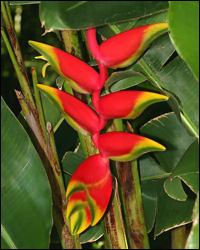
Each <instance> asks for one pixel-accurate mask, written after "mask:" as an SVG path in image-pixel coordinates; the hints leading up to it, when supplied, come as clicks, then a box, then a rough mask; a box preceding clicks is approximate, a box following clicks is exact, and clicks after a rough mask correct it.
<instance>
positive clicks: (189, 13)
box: [168, 1, 199, 79]
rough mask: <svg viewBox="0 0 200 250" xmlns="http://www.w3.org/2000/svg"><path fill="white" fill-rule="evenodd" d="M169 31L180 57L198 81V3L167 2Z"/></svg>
mask: <svg viewBox="0 0 200 250" xmlns="http://www.w3.org/2000/svg"><path fill="white" fill-rule="evenodd" d="M169 3H170V4H169V15H168V19H169V30H170V38H171V40H172V43H173V45H174V47H175V49H176V51H177V52H178V54H179V55H180V57H181V58H182V59H183V60H184V61H185V62H186V63H187V64H188V65H189V66H190V68H191V69H192V72H193V73H194V75H195V77H196V78H197V79H199V1H169Z"/></svg>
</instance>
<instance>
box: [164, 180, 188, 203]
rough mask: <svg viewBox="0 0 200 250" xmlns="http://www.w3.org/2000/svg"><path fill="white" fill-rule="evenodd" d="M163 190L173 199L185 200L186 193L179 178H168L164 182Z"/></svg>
mask: <svg viewBox="0 0 200 250" xmlns="http://www.w3.org/2000/svg"><path fill="white" fill-rule="evenodd" d="M164 188H165V192H166V193H167V194H168V195H169V196H170V197H171V198H173V199H175V200H178V201H185V200H186V198H187V195H186V193H185V192H184V189H183V187H182V184H181V180H180V179H179V178H173V179H171V178H168V179H167V180H166V181H165V183H164Z"/></svg>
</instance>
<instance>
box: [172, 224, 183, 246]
mask: <svg viewBox="0 0 200 250" xmlns="http://www.w3.org/2000/svg"><path fill="white" fill-rule="evenodd" d="M185 242H186V228H185V225H184V226H180V227H177V228H173V229H172V249H184V248H185Z"/></svg>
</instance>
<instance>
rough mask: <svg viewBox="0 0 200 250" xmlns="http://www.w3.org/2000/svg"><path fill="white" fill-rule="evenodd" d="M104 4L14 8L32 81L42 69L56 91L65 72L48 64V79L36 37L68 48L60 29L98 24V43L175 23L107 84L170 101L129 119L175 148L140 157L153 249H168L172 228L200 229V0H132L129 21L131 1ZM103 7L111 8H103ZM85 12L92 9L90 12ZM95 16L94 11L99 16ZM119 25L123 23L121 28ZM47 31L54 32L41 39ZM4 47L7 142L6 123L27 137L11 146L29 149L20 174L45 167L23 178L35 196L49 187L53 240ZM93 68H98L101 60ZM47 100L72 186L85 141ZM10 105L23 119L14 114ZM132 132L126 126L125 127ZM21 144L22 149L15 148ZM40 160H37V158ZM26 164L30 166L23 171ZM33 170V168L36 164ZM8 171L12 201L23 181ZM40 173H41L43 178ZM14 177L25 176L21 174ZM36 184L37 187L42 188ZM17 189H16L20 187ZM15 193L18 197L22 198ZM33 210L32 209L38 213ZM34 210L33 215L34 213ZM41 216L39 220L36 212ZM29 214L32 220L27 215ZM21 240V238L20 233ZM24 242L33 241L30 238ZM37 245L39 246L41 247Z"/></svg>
mask: <svg viewBox="0 0 200 250" xmlns="http://www.w3.org/2000/svg"><path fill="white" fill-rule="evenodd" d="M99 2H100V3H99V4H98V2H97V1H92V4H91V5H89V2H86V3H84V1H83V2H79V1H69V5H68V8H67V11H66V8H64V7H63V4H66V2H65V1H64V2H61V1H52V2H50V1H42V2H41V3H40V5H39V4H34V5H16V6H11V11H12V16H13V20H14V24H15V30H16V32H17V36H18V39H19V43H20V47H21V50H22V54H23V57H24V61H25V66H26V68H27V72H28V75H29V79H31V67H32V66H34V67H35V68H36V69H37V72H38V82H39V83H42V84H47V85H50V86H54V87H56V79H57V74H56V73H55V72H54V71H53V69H51V68H50V67H48V69H47V74H46V78H42V76H41V69H42V66H43V64H44V62H42V61H39V60H37V61H36V60H34V59H33V57H34V56H36V53H35V52H34V51H33V49H32V48H31V47H30V46H28V43H27V42H28V40H35V41H41V42H43V43H47V44H51V45H53V46H55V47H58V48H62V43H61V42H60V35H59V32H58V31H57V30H58V29H66V28H69V29H76V28H79V29H84V28H86V27H89V26H98V29H97V31H98V39H99V40H101V39H107V38H109V37H111V36H113V35H115V34H117V33H120V32H122V31H124V30H127V29H130V28H133V27H138V26H141V25H146V24H149V23H156V22H166V21H168V22H169V29H170V34H164V35H162V36H161V37H159V38H158V39H156V41H155V42H153V44H152V46H151V47H150V49H149V50H148V51H147V52H146V53H145V54H144V56H143V57H142V58H141V59H140V60H139V61H138V62H137V63H136V64H134V65H132V66H130V67H128V68H127V69H125V70H126V71H122V70H119V71H117V73H113V72H112V71H110V75H111V76H110V78H109V79H108V81H107V83H106V88H107V91H111V92H114V91H118V90H123V89H127V88H128V89H131V90H152V91H155V92H161V93H165V94H167V95H169V96H170V101H169V102H168V103H162V104H159V105H157V104H155V105H152V106H151V107H149V108H148V109H147V110H146V111H145V112H144V113H143V114H142V115H141V116H140V117H138V118H137V119H136V120H134V121H129V122H130V123H131V125H132V127H133V129H134V131H135V132H137V133H140V134H142V135H144V136H147V137H149V138H151V139H154V140H156V141H158V142H160V143H161V144H163V145H165V146H166V148H167V151H166V152H162V153H155V154H148V155H145V156H143V157H141V158H140V159H139V169H140V177H141V185H142V194H143V203H144V211H145V219H146V223H147V230H148V232H149V240H150V247H151V248H164V247H165V242H167V243H166V244H169V242H170V239H171V234H170V231H169V230H170V229H171V228H173V227H176V226H178V225H182V224H184V223H186V224H188V223H189V224H188V225H187V229H188V232H189V230H190V228H191V225H192V224H191V223H190V222H192V219H194V215H193V207H194V203H195V199H196V194H197V193H198V140H197V138H198V127H199V115H198V109H199V85H198V68H199V66H198V61H199V58H198V55H199V53H198V51H197V47H198V46H197V44H198V43H199V41H198V37H199V36H198V34H197V33H198V31H197V30H198V23H199V22H198V13H197V7H198V3H197V2H196V1H190V2H187V1H186V4H184V2H182V1H180V3H179V4H178V3H176V1H174V2H170V3H168V2H166V1H157V3H156V4H152V2H151V1H148V2H146V3H145V4H144V3H142V2H141V1H131V9H132V10H133V11H132V12H131V13H130V16H127V15H124V14H123V13H124V12H125V13H126V12H129V11H128V10H130V6H129V4H130V1H114V2H115V3H117V4H113V2H111V1H107V2H108V4H110V6H109V7H111V8H106V11H104V10H105V3H104V2H103V1H99ZM38 3H39V2H38ZM88 5H89V7H88ZM101 8H102V10H103V11H101ZM91 9H92V10H93V11H91ZM85 11H88V14H87V13H86V12H85ZM95 11H96V12H95ZM109 11H110V12H109ZM117 11H121V13H118V15H114V14H113V13H115V12H117ZM91 13H93V16H92V17H91V15H90V14H91ZM102 13H103V14H102ZM186 13H187V14H186ZM104 15H105V16H104ZM185 15H191V16H192V18H191V19H190V18H187V19H186V18H184V17H185ZM30 17H31V18H30ZM58 17H59V18H58ZM77 17H78V18H77ZM108 17H109V18H108ZM133 17H134V18H133ZM129 19H132V20H129ZM91 20H92V21H91ZM188 20H190V22H188ZM40 21H41V22H43V21H45V28H46V29H47V30H50V29H55V32H45V30H44V28H41V22H40ZM60 21H62V22H60ZM118 21H120V23H115V22H118ZM102 25H104V26H102ZM183 27H184V30H183ZM44 32H45V33H46V34H45V35H44V36H41V35H42V34H43V33H44ZM188 34H190V36H188ZM180 37H182V39H180ZM79 38H80V41H81V42H82V43H83V37H82V36H81V33H80V32H79ZM1 43H3V41H1ZM188 44H189V46H188ZM1 48H2V50H1V60H2V74H1V80H2V83H3V84H2V87H1V89H2V96H3V99H4V100H5V103H6V104H5V103H4V102H3V101H2V114H3V115H2V135H3V136H2V145H6V142H4V140H3V139H4V138H5V137H6V140H8V139H7V135H6V133H8V131H9V127H8V126H7V123H6V122H5V119H6V121H8V123H9V124H10V125H11V126H13V127H12V129H13V128H15V136H16V135H17V136H21V137H20V138H21V139H20V140H19V137H17V138H16V139H15V137H14V136H12V137H11V138H10V139H9V141H7V143H8V145H9V146H10V148H12V150H14V153H16V154H17V155H20V152H21V151H23V152H25V150H27V154H25V153H24V154H23V156H22V158H24V161H25V163H24V165H23V164H19V165H18V164H17V163H18V161H19V162H22V161H23V159H21V158H19V157H18V161H16V162H15V163H16V164H17V165H18V167H19V170H18V171H19V173H21V171H25V170H26V168H24V167H23V166H29V165H27V164H29V162H30V163H31V164H33V165H37V168H34V173H29V172H28V173H27V174H26V173H25V172H23V175H22V174H19V177H23V178H25V179H26V175H27V176H29V177H30V176H31V180H32V181H31V183H33V184H30V185H28V188H30V189H31V190H33V191H29V189H28V188H27V189H26V191H24V192H27V194H30V193H33V194H34V195H37V192H38V190H41V189H42V190H43V191H44V194H42V193H40V192H39V197H40V199H41V201H40V199H39V198H38V199H37V202H38V204H39V205H37V206H39V207H41V203H42V207H45V208H46V210H45V211H48V212H47V213H46V214H45V215H43V214H42V212H41V213H40V216H41V217H42V218H43V219H44V221H45V222H46V223H47V225H46V229H45V230H47V231H45V230H44V232H43V233H40V235H43V234H44V235H45V234H47V235H48V232H49V233H50V230H51V225H52V221H51V218H49V216H50V213H51V209H50V203H51V198H50V192H49V191H50V190H49V188H48V181H47V179H46V177H45V173H44V171H43V168H42V166H40V165H41V162H40V161H39V158H38V156H37V154H36V153H35V151H34V148H33V145H32V144H31V141H30V139H29V137H28V136H27V134H26V132H25V131H24V129H23V128H22V126H21V124H20V123H19V121H21V123H23V124H24V118H23V116H22V114H21V113H20V111H21V108H20V106H19V102H18V100H17V98H16V95H15V93H14V91H13V90H14V89H17V90H20V86H19V84H18V80H17V77H16V74H15V72H14V70H13V66H12V64H11V62H10V60H9V59H8V58H9V57H8V54H7V50H6V48H5V46H4V45H3V44H2V46H1ZM88 62H89V61H88ZM89 63H91V64H93V65H95V62H94V61H92V62H89ZM135 71H136V72H135ZM104 94H105V93H104ZM42 103H43V106H44V113H45V118H46V121H51V123H52V125H53V127H54V130H55V142H56V147H57V151H58V156H59V160H60V162H61V164H62V168H63V171H64V172H65V175H64V177H65V185H67V183H68V181H69V178H70V175H71V174H73V172H74V171H75V169H76V167H78V165H79V164H80V163H81V162H82V161H83V159H84V157H83V153H82V151H81V148H79V150H78V151H77V152H73V151H74V150H75V149H76V148H77V146H78V144H79V139H78V137H77V133H76V132H74V130H73V129H72V128H71V127H69V126H68V124H67V123H66V122H65V121H62V119H61V115H60V113H59V112H58V111H57V110H56V109H55V108H54V106H53V105H52V104H51V103H50V102H49V101H48V100H47V99H46V98H45V96H42ZM8 107H9V108H10V110H11V111H12V113H13V114H14V115H15V116H13V114H12V113H11V111H10V110H9V109H8ZM4 114H5V115H6V118H5V115H4ZM16 118H17V119H19V121H18V120H17V119H16ZM15 123H16V125H15ZM124 127H126V123H125V122H124ZM25 128H26V126H25ZM18 130H19V131H18ZM63 135H64V136H63ZM63 138H64V139H63ZM15 141H21V142H22V145H20V144H19V142H17V143H15ZM16 145H17V147H16V148H15V146H16ZM24 145H26V148H25V149H21V148H20V146H22V147H23V146H24ZM6 149H8V147H5V148H3V151H2V155H6V157H5V158H3V163H4V165H8V166H9V165H12V166H13V163H12V161H13V158H14V159H15V157H14V153H12V151H10V150H9V152H5V151H6ZM69 151H71V152H69ZM27 155H28V156H27ZM32 157H33V158H34V160H32ZM38 161H39V162H38ZM10 162H11V163H10ZM26 162H28V163H26ZM20 167H21V168H22V169H21V170H20ZM29 167H30V168H31V166H29ZM37 169H38V170H37ZM3 170H4V172H3V174H4V175H3V176H4V177H5V183H3V185H2V187H3V190H2V191H3V192H4V194H5V196H3V197H2V199H8V198H9V196H6V192H5V191H6V185H9V182H7V181H8V180H9V178H11V180H10V181H11V182H12V178H15V177H13V175H12V174H11V172H9V173H10V176H7V175H6V174H7V170H5V169H3ZM37 171H40V172H39V173H38V172H37ZM14 174H17V170H16V169H15V172H14ZM34 176H35V178H34ZM37 176H40V178H39V180H40V181H41V184H40V183H39V181H38V178H37ZM26 180H28V179H26ZM34 181H36V182H37V183H35V184H34ZM10 185H11V186H12V184H10ZM16 185H18V184H16ZM31 185H33V187H32V186H31ZM40 185H44V186H45V187H43V186H41V187H40ZM36 186H37V188H36ZM4 190H5V191H4ZM45 192H46V193H45ZM13 195H14V196H16V195H15V194H14V193H13ZM44 196H45V200H47V201H46V202H45V200H44ZM26 198H27V199H29V195H26ZM16 199H17V202H18V204H19V201H20V199H21V198H20V194H18V195H17V196H16ZM3 201H4V200H3ZM11 201H13V202H11ZM14 201H15V199H14V200H13V199H10V202H11V203H12V205H13V206H14ZM22 202H23V198H22ZM5 204H6V206H8V204H9V201H7V200H5ZM6 206H5V207H3V208H4V209H5V210H3V211H6V209H7V207H6ZM10 206H11V205H10ZM18 206H19V205H15V208H16V209H15V212H16V214H14V213H13V216H14V218H17V217H18V215H17V211H18V210H17V207H18ZM48 207H49V208H48ZM27 209H28V210H29V209H30V208H27ZM31 209H33V210H34V206H31ZM5 213H6V212H5ZM29 213H31V212H30V210H29ZM33 214H34V216H37V215H36V214H35V213H34V211H33ZM24 216H26V215H25V214H24ZM34 216H29V218H30V219H31V220H34ZM27 217H28V215H27ZM27 217H26V220H27ZM39 218H40V217H39ZM39 218H38V219H39ZM48 218H49V219H48ZM28 223H31V225H32V223H33V222H32V221H30V222H28ZM11 228H12V227H11ZM21 230H22V231H23V232H25V231H26V230H24V229H21ZM92 230H93V231H92ZM36 231H37V230H34V228H33V233H32V235H31V236H33V235H34V237H37V235H35V232H36ZM19 232H20V231H19ZM163 232H164V233H163ZM37 233H39V232H37ZM11 235H12V234H11ZM101 235H102V230H101V225H100V224H98V225H97V226H96V227H94V228H93V229H90V230H87V231H86V232H85V233H83V234H82V235H81V237H80V242H87V241H88V240H90V239H91V238H93V237H94V238H95V239H98V238H99V237H100V236H101ZM156 236H157V237H156ZM14 237H16V238H18V236H17V235H15V236H14ZM24 237H25V238H26V239H27V241H28V237H29V236H24ZM154 237H156V240H153V238H154ZM44 238H45V237H44ZM45 240H46V242H44V241H43V240H42V239H41V245H40V247H41V248H42V247H43V246H44V245H46V246H48V239H47V237H46V238H45ZM57 240H58V239H57V236H56V231H55V230H54V229H53V230H52V234H51V247H52V248H54V247H55V245H58V244H54V242H56V241H57ZM30 242H31V241H30ZM102 242H103V237H101V238H100V240H98V241H97V242H94V243H93V245H91V244H84V245H83V248H84V247H86V248H88V247H92V248H101V247H103V243H102ZM25 243H26V242H25ZM42 244H44V245H42ZM31 246H32V247H33V245H31ZM25 247H28V245H26V244H25V245H24V248H25ZM168 247H170V245H168ZM36 248H37V247H36Z"/></svg>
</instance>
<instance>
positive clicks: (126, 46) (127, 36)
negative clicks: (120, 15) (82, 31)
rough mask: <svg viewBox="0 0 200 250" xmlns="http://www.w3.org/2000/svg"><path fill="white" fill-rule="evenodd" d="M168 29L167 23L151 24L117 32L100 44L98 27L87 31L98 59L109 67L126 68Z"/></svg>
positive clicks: (91, 47)
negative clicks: (97, 32) (98, 42)
mask: <svg viewBox="0 0 200 250" xmlns="http://www.w3.org/2000/svg"><path fill="white" fill-rule="evenodd" d="M167 30H168V24H167V23H156V24H149V25H145V26H141V27H137V28H134V29H130V30H127V31H124V32H122V33H120V34H117V35H115V36H113V37H111V38H109V39H107V40H106V41H104V42H103V43H102V44H101V45H100V46H98V44H97V42H96V29H95V28H91V29H89V30H88V31H87V40H88V45H89V48H90V50H91V53H92V54H93V56H94V57H95V59H96V60H98V61H101V62H102V63H103V64H104V65H105V66H106V67H108V68H113V69H116V68H124V67H127V66H129V65H131V64H132V63H133V62H135V61H136V60H137V59H138V58H139V57H140V56H141V55H142V54H143V53H144V51H145V50H146V49H147V48H148V46H149V44H150V43H151V42H152V41H153V40H154V39H155V38H157V37H158V36H160V35H161V34H163V33H165V32H166V31H167Z"/></svg>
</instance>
